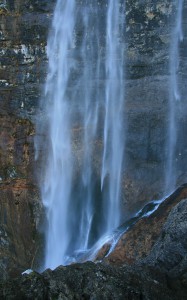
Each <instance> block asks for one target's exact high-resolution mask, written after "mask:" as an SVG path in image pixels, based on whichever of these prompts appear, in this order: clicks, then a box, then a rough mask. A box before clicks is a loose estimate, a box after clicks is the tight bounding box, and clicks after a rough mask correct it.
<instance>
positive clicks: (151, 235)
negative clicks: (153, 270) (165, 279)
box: [105, 185, 187, 265]
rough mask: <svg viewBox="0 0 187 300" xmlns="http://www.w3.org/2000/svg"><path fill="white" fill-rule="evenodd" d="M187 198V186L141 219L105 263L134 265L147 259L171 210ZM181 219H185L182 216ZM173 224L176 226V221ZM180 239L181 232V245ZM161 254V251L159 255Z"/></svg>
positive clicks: (125, 234) (125, 235) (122, 238)
mask: <svg viewBox="0 0 187 300" xmlns="http://www.w3.org/2000/svg"><path fill="white" fill-rule="evenodd" d="M186 197H187V185H183V186H181V187H180V188H179V189H177V190H176V192H174V193H173V194H172V195H171V196H170V197H168V198H167V199H166V200H165V201H164V202H163V203H162V204H161V205H160V206H159V208H158V209H157V210H156V211H155V212H154V213H153V214H152V215H150V216H148V217H144V218H142V219H140V220H139V221H138V222H136V223H135V225H133V226H131V227H130V229H129V230H128V231H127V232H126V233H124V235H122V237H121V238H120V240H119V242H118V244H117V246H116V248H115V249H114V251H113V252H112V253H111V254H110V255H109V256H108V257H107V258H105V261H106V262H108V263H110V264H114V265H122V264H123V263H128V264H133V263H135V262H139V261H140V260H141V259H143V258H145V257H147V256H148V255H149V254H150V252H151V251H152V249H153V246H154V244H155V243H156V242H157V240H158V239H159V238H160V236H162V230H163V226H165V225H164V224H165V223H166V224H167V222H168V221H167V222H166V220H167V218H168V215H169V214H170V212H171V210H172V209H173V207H175V206H176V205H177V204H178V203H179V205H180V201H181V200H183V199H185V198H186ZM176 209H177V208H176ZM174 210H175V208H174ZM172 216H173V213H172ZM179 218H180V217H179ZM181 218H183V215H182V214H181ZM173 224H175V221H174V223H173ZM184 226H185V223H184ZM183 229H184V227H183ZM177 230H178V228H176V231H177ZM176 239H177V235H176ZM180 239H183V237H182V236H180V230H179V240H178V243H179V244H180V243H181V242H182V241H181V240H180ZM162 245H163V244H162ZM176 250H177V249H176ZM183 250H184V249H183ZM160 253H161V252H160V251H159V255H160ZM177 253H178V254H177V255H179V252H177ZM186 254H187V252H186ZM165 255H166V252H165ZM171 259H172V257H171ZM168 260H170V256H168Z"/></svg>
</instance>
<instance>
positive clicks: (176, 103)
mask: <svg viewBox="0 0 187 300" xmlns="http://www.w3.org/2000/svg"><path fill="white" fill-rule="evenodd" d="M182 10H183V0H178V6H177V14H176V22H175V26H174V29H173V34H172V39H171V48H170V82H169V127H168V142H167V151H166V155H167V163H166V193H168V192H172V191H173V190H174V189H175V187H176V180H177V178H176V176H177V175H176V171H177V170H176V143H177V125H178V124H177V115H178V114H177V112H178V111H179V110H180V90H179V85H178V69H179V63H180V61H179V60H180V57H179V46H180V42H181V41H182V40H183V31H182Z"/></svg>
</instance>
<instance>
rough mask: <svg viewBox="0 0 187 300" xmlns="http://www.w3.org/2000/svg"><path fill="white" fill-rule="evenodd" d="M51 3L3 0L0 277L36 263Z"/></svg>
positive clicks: (0, 9)
mask: <svg viewBox="0 0 187 300" xmlns="http://www.w3.org/2000/svg"><path fill="white" fill-rule="evenodd" d="M52 4H53V3H52V1H50V5H49V4H48V1H46V2H45V1H22V0H20V1H17V0H16V1H11V0H10V1H9V0H8V1H0V45H1V51H0V103H1V105H0V199H1V200H0V216H1V218H0V274H1V275H0V276H7V275H8V273H9V274H11V275H12V276H13V275H15V274H16V273H18V272H20V271H23V270H24V269H25V268H26V269H27V268H28V267H30V266H31V265H32V264H33V261H34V259H35V255H36V253H37V247H38V246H37V245H36V229H37V227H38V223H39V216H40V213H41V203H40V201H39V193H38V185H36V179H35V178H36V172H35V164H34V134H35V126H34V122H33V121H34V118H35V115H36V108H37V106H38V102H39V97H40V93H41V89H40V85H41V83H42V81H43V80H44V74H45V72H46V71H45V70H46V54H45V46H46V36H47V32H48V27H49V22H50V14H49V10H50V11H51V8H50V6H52Z"/></svg>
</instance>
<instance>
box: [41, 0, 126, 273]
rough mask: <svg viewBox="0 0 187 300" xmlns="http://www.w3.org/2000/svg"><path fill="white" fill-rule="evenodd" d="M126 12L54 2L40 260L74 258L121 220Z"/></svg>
mask: <svg viewBox="0 0 187 300" xmlns="http://www.w3.org/2000/svg"><path fill="white" fill-rule="evenodd" d="M124 18H125V14H124V3H123V5H121V3H120V0H115V1H113V0H109V1H104V2H103V3H102V2H100V1H81V2H80V1H76V0H57V3H56V7H55V11H54V16H53V21H52V28H51V32H50V35H49V39H48V45H47V55H48V59H49V66H48V76H47V81H46V85H45V95H44V97H43V101H42V105H43V106H46V111H47V114H46V119H47V124H48V128H47V140H48V145H47V146H48V148H47V151H46V152H47V160H46V161H45V168H44V169H45V176H44V181H43V183H42V187H41V194H42V200H43V204H44V207H45V210H46V219H47V228H46V250H45V266H44V268H47V267H50V268H52V269H53V268H55V267H57V266H58V265H60V264H64V265H66V264H68V263H71V262H73V261H78V259H79V257H80V255H83V254H84V253H86V252H87V251H89V250H90V249H91V247H93V246H94V244H96V243H97V246H98V241H99V240H100V239H101V240H103V241H105V242H106V239H105V238H103V237H104V236H106V235H108V234H110V233H111V232H112V231H113V230H114V229H115V228H116V227H117V226H118V225H119V224H120V187H121V173H122V164H123V152H124V126H123V111H124V70H123V69H124V58H123V52H124V44H123V34H124ZM77 124H78V125H77ZM77 126H78V128H79V129H77ZM76 132H78V135H77V136H76ZM75 136H76V138H75ZM75 140H78V142H77V144H76V141H75ZM77 145H79V146H77ZM80 145H81V146H80ZM98 145H99V146H98ZM77 147H79V149H78V150H77ZM77 152H78V153H79V154H78V158H77ZM95 153H97V156H99V157H100V158H99V159H100V163H99V167H96V166H95V164H96V163H95V162H94V155H95ZM77 161H79V165H78V167H77Z"/></svg>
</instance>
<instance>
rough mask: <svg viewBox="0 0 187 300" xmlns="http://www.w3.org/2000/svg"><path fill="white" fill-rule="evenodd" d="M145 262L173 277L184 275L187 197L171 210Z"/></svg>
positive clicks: (186, 262) (186, 256)
mask: <svg viewBox="0 0 187 300" xmlns="http://www.w3.org/2000/svg"><path fill="white" fill-rule="evenodd" d="M144 262H146V264H149V265H153V266H157V267H159V269H160V270H163V271H167V272H168V273H169V274H170V275H171V276H172V277H176V276H181V275H183V273H184V271H185V270H186V268H187V199H184V200H182V201H181V202H179V204H177V205H176V206H175V207H174V208H173V209H172V210H171V212H170V214H169V216H168V218H167V221H166V223H165V224H164V226H163V228H162V231H161V234H160V236H159V238H158V240H157V242H156V243H155V245H154V247H153V248H152V250H151V252H150V254H149V255H148V257H147V258H146V259H145V260H144Z"/></svg>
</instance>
